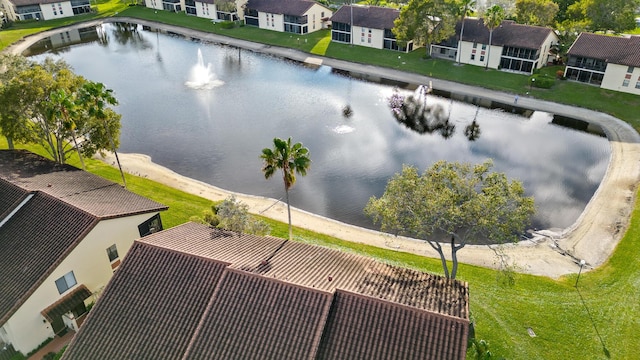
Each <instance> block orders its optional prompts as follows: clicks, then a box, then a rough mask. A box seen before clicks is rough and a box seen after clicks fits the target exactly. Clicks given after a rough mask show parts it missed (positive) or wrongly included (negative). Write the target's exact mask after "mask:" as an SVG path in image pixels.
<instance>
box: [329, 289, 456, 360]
mask: <svg viewBox="0 0 640 360" xmlns="http://www.w3.org/2000/svg"><path fill="white" fill-rule="evenodd" d="M380 324H384V326H380ZM468 327H469V322H468V321H465V320H462V319H459V318H455V317H451V316H435V315H433V314H432V313H427V312H424V311H419V310H417V309H415V308H411V307H409V306H397V305H396V304H394V303H391V302H388V301H384V300H380V299H376V298H372V297H369V296H362V295H359V294H355V293H351V292H347V291H342V290H337V291H336V293H335V295H334V301H333V305H332V307H331V312H330V314H329V318H328V320H327V325H326V328H325V331H324V336H323V339H322V342H321V346H320V349H319V352H318V356H317V358H318V359H389V360H393V359H464V358H465V353H466V350H465V344H466V343H467V335H468V332H467V329H468ZM364 329H376V331H366V330H364ZM443 334H447V335H452V337H451V338H446V339H443V338H442V337H441V336H442V335H443ZM355 339H357V340H358V341H354V340H355ZM356 345H357V346H356Z"/></svg>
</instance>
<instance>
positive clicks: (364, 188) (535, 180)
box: [36, 24, 610, 228]
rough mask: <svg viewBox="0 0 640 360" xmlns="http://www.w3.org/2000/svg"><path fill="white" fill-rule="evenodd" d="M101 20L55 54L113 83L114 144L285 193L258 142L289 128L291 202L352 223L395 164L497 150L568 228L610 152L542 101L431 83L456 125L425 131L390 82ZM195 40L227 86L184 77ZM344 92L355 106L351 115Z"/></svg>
mask: <svg viewBox="0 0 640 360" xmlns="http://www.w3.org/2000/svg"><path fill="white" fill-rule="evenodd" d="M100 29H101V31H102V30H104V35H103V36H101V37H100V39H102V40H101V41H93V42H90V43H85V44H82V45H76V46H72V47H67V48H64V49H62V50H57V54H56V55H53V56H54V57H57V58H63V59H64V60H65V61H67V62H68V63H69V64H71V65H72V66H73V68H74V70H75V71H76V72H77V73H79V74H81V75H83V76H85V77H87V78H89V79H91V80H93V81H99V82H103V83H104V84H105V85H106V86H107V87H109V88H111V89H114V91H115V94H116V97H117V98H118V100H119V102H120V105H119V106H118V108H117V111H118V112H119V113H121V114H122V115H123V116H122V135H121V146H120V151H122V152H137V153H144V154H147V155H150V156H151V157H152V159H153V161H154V162H156V163H159V164H161V165H164V166H166V167H168V168H170V169H172V170H174V171H176V172H178V173H180V174H183V175H186V176H189V177H192V178H195V179H198V180H201V181H204V182H207V183H210V184H214V185H216V186H219V187H222V188H224V189H228V190H233V191H238V192H242V193H248V194H255V195H264V196H269V197H273V198H282V197H283V196H284V191H283V185H282V181H281V179H280V178H279V177H274V178H273V179H271V180H268V181H267V180H265V179H264V176H263V174H262V173H261V171H260V169H261V163H260V159H259V155H260V153H261V150H262V148H264V147H269V146H271V144H272V139H273V138H274V137H281V138H286V137H289V136H291V137H292V138H293V140H294V141H300V142H303V143H304V145H305V146H307V147H308V148H309V149H310V153H311V158H312V164H311V169H310V171H309V172H308V175H307V176H306V177H304V178H299V180H298V182H297V183H296V185H295V186H294V188H293V189H292V192H291V202H292V205H293V206H296V207H299V208H302V209H304V210H307V211H310V212H313V213H318V214H321V215H325V216H328V217H331V218H334V219H338V220H341V221H344V222H347V223H351V224H355V225H361V226H366V227H370V228H375V227H374V226H373V225H372V224H371V222H370V220H369V219H368V218H366V216H365V215H364V214H363V213H362V209H363V207H364V206H365V204H366V202H367V200H368V199H369V198H370V197H371V196H380V195H381V194H382V193H383V192H384V187H385V185H386V183H387V181H388V179H389V178H390V177H391V176H393V174H394V173H396V172H399V171H400V170H401V169H402V164H411V165H415V166H417V167H418V168H419V169H421V171H422V170H424V169H425V168H426V167H428V166H430V165H431V164H432V163H433V162H435V161H436V160H440V159H445V160H449V161H467V162H472V163H478V162H482V161H484V160H485V159H487V158H492V159H493V160H494V163H495V170H497V171H503V172H506V173H507V175H508V177H509V178H517V179H520V180H521V181H522V182H523V183H524V186H525V189H526V191H527V193H528V194H530V195H533V196H534V197H535V200H536V204H537V209H538V214H537V215H536V217H535V219H534V224H533V226H534V227H535V228H549V227H556V228H564V227H567V226H569V225H571V224H572V223H573V222H574V221H575V220H576V219H577V218H578V216H579V215H580V213H581V212H582V210H583V209H584V207H585V205H586V203H587V202H588V201H589V199H590V198H591V196H592V195H593V193H594V192H595V190H596V189H597V186H598V185H599V183H600V181H601V179H602V177H603V175H604V173H605V171H606V167H607V165H608V160H609V156H610V148H609V144H608V142H607V140H606V139H604V138H602V137H598V136H594V135H591V134H587V133H584V132H580V131H576V130H571V129H568V128H565V127H561V126H557V125H554V124H551V120H552V115H550V114H547V113H541V112H535V113H533V115H532V116H531V117H529V118H526V117H522V116H518V115H515V114H512V113H508V112H504V111H499V110H489V109H485V108H479V109H477V108H476V106H474V105H472V104H467V103H460V102H452V101H450V100H449V99H445V98H438V97H435V96H429V97H428V99H427V101H428V102H429V103H430V104H435V103H439V104H441V106H442V107H443V108H444V109H445V110H446V111H447V112H450V121H451V123H452V124H453V125H455V126H456V131H455V133H454V134H453V136H452V137H451V138H449V139H444V138H443V137H442V136H439V135H437V134H431V135H430V134H424V135H421V134H418V133H416V132H413V131H412V130H410V129H408V128H406V127H404V126H403V125H400V124H398V123H397V122H396V120H395V119H394V117H393V116H392V114H391V110H390V109H389V106H388V98H389V97H390V96H391V95H392V94H393V93H394V88H393V87H392V86H387V85H380V84H375V83H369V82H364V81H360V80H355V79H352V78H349V77H345V76H342V75H338V74H336V73H334V72H333V71H332V69H330V68H328V67H325V66H323V67H320V68H319V69H310V68H307V67H304V66H302V65H300V64H295V63H292V62H288V61H283V60H279V59H276V58H273V57H269V56H265V55H260V54H255V53H251V52H248V51H241V52H239V51H238V49H234V48H230V47H224V46H216V45H211V44H204V43H200V42H196V41H189V40H185V39H182V38H179V37H176V36H170V35H165V34H157V33H155V32H153V31H144V30H142V28H141V27H140V28H139V30H138V32H137V34H134V35H135V36H132V35H131V34H128V35H127V34H122V32H123V30H122V29H120V30H119V29H117V28H116V27H114V26H113V25H110V24H105V25H102V28H100ZM198 49H200V50H201V52H202V56H203V59H204V63H205V64H207V63H210V64H211V69H212V71H213V73H214V76H215V79H216V80H219V81H221V82H223V85H221V86H217V87H213V88H211V89H208V90H195V89H191V88H189V87H187V86H185V83H186V82H187V81H189V74H190V71H191V69H192V68H193V67H194V66H195V65H196V63H197V61H198V59H197V53H198ZM239 54H240V55H239ZM44 56H45V55H37V56H36V58H38V59H43V58H44ZM50 56H51V55H50ZM399 93H400V94H402V95H409V94H411V91H410V90H399ZM345 105H350V106H351V108H352V109H353V114H352V116H351V117H349V118H345V117H344V116H343V109H344V107H345ZM476 112H477V118H476ZM474 118H476V119H477V122H478V124H479V126H480V130H481V134H480V137H479V138H478V139H477V140H476V141H469V140H468V139H467V138H466V137H465V135H464V128H465V126H467V125H468V124H469V123H471V121H472V120H473V119H474ZM294 222H295V219H294Z"/></svg>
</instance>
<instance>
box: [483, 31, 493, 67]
mask: <svg viewBox="0 0 640 360" xmlns="http://www.w3.org/2000/svg"><path fill="white" fill-rule="evenodd" d="M492 36H493V29H491V30H490V31H489V48H488V49H487V63H486V64H485V66H484V69H485V70H487V69H489V58H490V56H491V37H492Z"/></svg>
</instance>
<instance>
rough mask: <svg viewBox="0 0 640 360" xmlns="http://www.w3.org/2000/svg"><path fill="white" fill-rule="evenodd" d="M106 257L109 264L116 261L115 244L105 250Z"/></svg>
mask: <svg viewBox="0 0 640 360" xmlns="http://www.w3.org/2000/svg"><path fill="white" fill-rule="evenodd" d="M107 255H108V256H109V262H112V261H114V260H116V259H117V258H118V257H119V256H118V248H117V247H116V244H113V245H111V246H109V247H108V248H107Z"/></svg>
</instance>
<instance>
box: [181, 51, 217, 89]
mask: <svg viewBox="0 0 640 360" xmlns="http://www.w3.org/2000/svg"><path fill="white" fill-rule="evenodd" d="M223 84H224V81H221V80H217V79H216V78H215V74H214V73H213V72H212V71H211V64H207V65H206V66H205V65H204V59H203V58H202V51H201V50H200V49H198V62H197V63H196V64H195V65H194V66H193V68H191V74H190V76H189V81H187V82H186V83H185V85H186V86H187V87H189V88H192V89H196V90H211V89H213V88H214V87H218V86H221V85H223Z"/></svg>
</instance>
